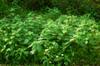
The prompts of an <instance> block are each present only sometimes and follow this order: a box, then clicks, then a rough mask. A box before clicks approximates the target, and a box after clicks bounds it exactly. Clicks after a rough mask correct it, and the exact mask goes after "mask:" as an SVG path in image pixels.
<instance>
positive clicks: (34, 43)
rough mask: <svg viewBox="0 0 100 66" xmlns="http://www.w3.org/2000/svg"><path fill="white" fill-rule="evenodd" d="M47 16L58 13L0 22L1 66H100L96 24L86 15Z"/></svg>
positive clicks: (32, 14)
mask: <svg viewBox="0 0 100 66" xmlns="http://www.w3.org/2000/svg"><path fill="white" fill-rule="evenodd" d="M50 11H52V10H50ZM54 12H55V14H53V13H54ZM49 13H50V14H53V16H58V15H57V14H59V13H60V12H59V11H57V12H56V11H55V10H54V11H53V13H52V12H48V13H45V14H40V15H39V14H36V13H29V14H27V15H26V16H25V17H21V16H19V15H16V16H13V17H11V16H8V17H5V18H3V19H1V20H0V63H25V62H26V63H37V62H38V63H41V64H44V65H45V66H48V65H50V66H51V65H53V64H54V65H56V66H59V65H60V66H63V65H74V64H78V65H79V64H80V65H83V64H99V59H98V57H100V56H99V53H98V52H97V49H96V48H97V46H99V44H100V30H99V25H97V24H96V22H95V21H94V20H92V19H90V18H89V17H88V16H81V17H77V16H67V15H62V16H60V17H57V18H55V20H54V19H53V17H51V16H50V17H49V16H47V15H50V14H49ZM59 15H60V14H59ZM45 17H47V18H45Z"/></svg>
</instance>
